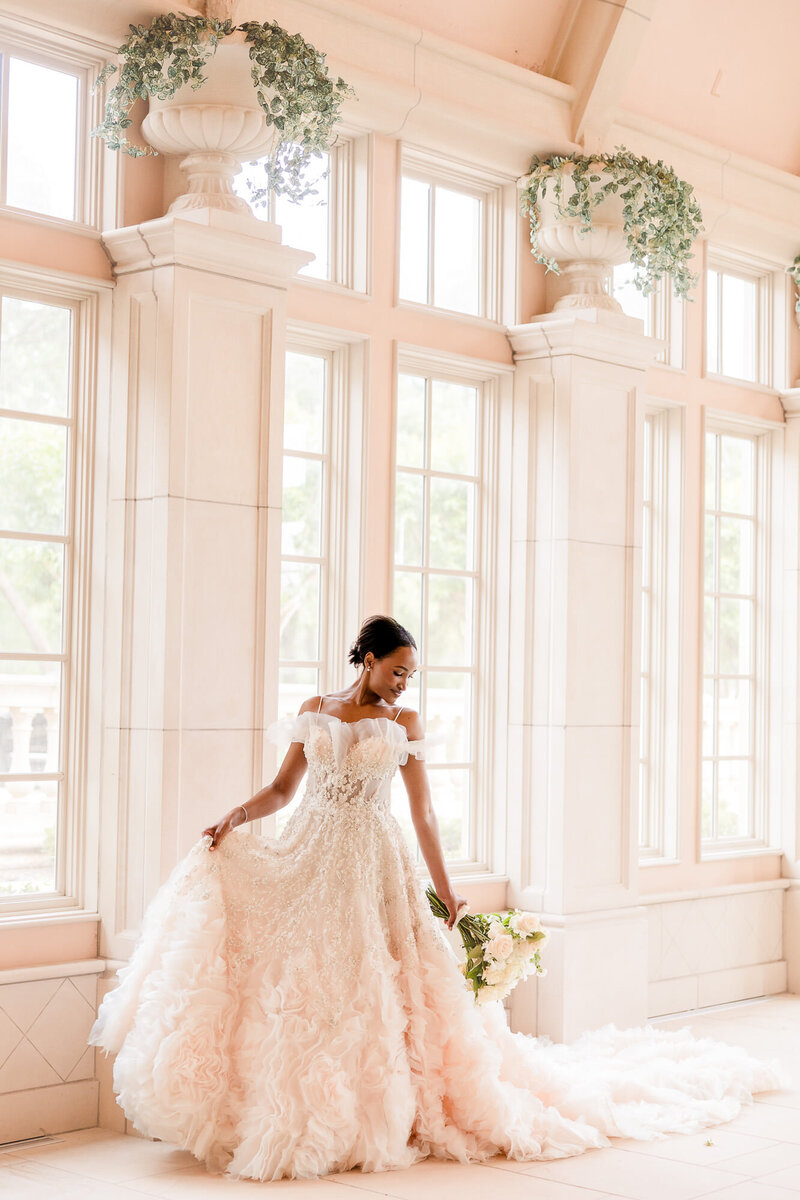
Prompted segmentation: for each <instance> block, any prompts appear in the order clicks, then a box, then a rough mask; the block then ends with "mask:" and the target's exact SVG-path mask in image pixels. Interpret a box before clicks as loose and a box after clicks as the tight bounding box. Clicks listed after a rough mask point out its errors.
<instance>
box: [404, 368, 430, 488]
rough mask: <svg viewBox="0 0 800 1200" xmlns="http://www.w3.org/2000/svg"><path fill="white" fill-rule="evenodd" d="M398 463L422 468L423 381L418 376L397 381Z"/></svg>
mask: <svg viewBox="0 0 800 1200" xmlns="http://www.w3.org/2000/svg"><path fill="white" fill-rule="evenodd" d="M397 463H398V466H403V467H424V466H425V380H424V379H423V378H422V377H421V376H419V375H399V376H398V379H397Z"/></svg>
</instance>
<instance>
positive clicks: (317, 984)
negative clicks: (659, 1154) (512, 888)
mask: <svg viewBox="0 0 800 1200" xmlns="http://www.w3.org/2000/svg"><path fill="white" fill-rule="evenodd" d="M350 659H351V661H352V662H353V663H354V664H355V665H356V666H358V667H359V668H360V675H359V677H358V680H357V682H356V683H355V684H354V685H352V686H351V687H347V688H344V689H343V690H342V691H340V692H337V693H334V694H329V695H325V696H316V697H314V698H313V699H312V700H308V701H306V702H305V703H304V704H303V705H302V706H301V708H300V711H299V713H298V715H297V716H296V717H289V718H284V719H283V720H281V721H278V722H276V723H275V724H274V725H273V726H271V728H270V730H269V731H268V734H269V737H270V738H271V739H272V740H274V741H276V742H278V743H279V744H281V743H283V744H286V743H289V748H288V752H287V753H286V756H285V758H284V760H283V762H282V764H281V767H280V769H279V771H278V774H277V775H276V777H275V779H274V781H273V782H272V783H271V784H269V785H268V786H267V787H265V788H263V789H262V790H261V791H260V792H258V793H257V794H256V795H255V796H253V797H252V799H251V800H250V801H249V802H248V803H247V804H245V805H237V806H236V807H235V808H233V809H232V810H231V811H230V812H228V813H227V814H226V815H225V816H224V817H223V818H222V819H221V820H220V821H219V822H218V823H217V824H216V825H213V826H209V828H207V829H206V830H204V831H203V835H202V837H201V838H200V839H199V841H198V842H197V843H196V844H195V845H194V846H193V847H192V848H191V850H190V851H189V853H188V854H187V855H186V856H185V858H183V859H182V860H181V861H180V862H179V863H178V864H177V866H176V867H175V868H174V870H173V871H172V873H171V874H170V876H169V878H168V879H167V880H166V882H165V883H164V884H162V886H161V887H160V889H159V890H158V892H157V893H156V895H155V897H154V898H153V900H152V901H151V903H150V905H149V907H148V909H147V911H146V913H145V916H144V920H143V924H142V929H141V932H140V935H139V939H138V941H137V943H136V946H135V947H134V950H133V954H132V956H131V959H130V961H129V962H128V963H127V964H126V965H125V966H124V967H121V968H120V969H119V971H118V972H117V975H118V980H119V982H118V984H117V986H116V987H115V988H114V989H113V990H112V991H110V992H108V993H107V995H106V996H105V997H104V999H103V1002H102V1004H101V1006H100V1009H99V1012H98V1016H97V1020H96V1021H95V1023H94V1025H93V1027H92V1030H91V1033H90V1035H89V1039H88V1041H89V1044H90V1045H96V1046H100V1047H102V1048H103V1049H104V1050H105V1051H106V1052H107V1053H111V1052H113V1053H115V1054H116V1060H115V1063H114V1073H113V1079H114V1090H115V1092H116V1093H117V1095H118V1101H119V1104H120V1105H121V1107H122V1108H123V1110H124V1112H125V1114H126V1115H127V1117H128V1118H129V1120H131V1121H132V1122H133V1124H134V1126H135V1127H136V1128H137V1129H138V1130H139V1131H140V1132H142V1133H143V1134H145V1135H147V1136H150V1137H156V1138H160V1139H161V1140H163V1141H167V1142H171V1143H174V1144H175V1145H178V1146H181V1147H182V1148H184V1149H187V1150H189V1151H191V1152H192V1153H193V1154H194V1155H195V1156H196V1157H197V1158H198V1159H200V1160H201V1161H202V1162H203V1163H205V1165H206V1166H207V1168H208V1169H209V1170H211V1171H214V1172H221V1171H224V1172H225V1173H226V1174H227V1175H231V1176H238V1177H243V1178H250V1179H259V1180H275V1179H280V1178H282V1177H284V1176H286V1177H301V1178H312V1177H315V1176H320V1175H325V1174H330V1173H334V1172H341V1171H347V1170H349V1169H350V1168H353V1167H359V1168H360V1169H361V1170H362V1171H385V1170H391V1169H398V1168H404V1167H409V1166H411V1165H412V1164H413V1163H415V1162H417V1161H418V1160H420V1159H423V1158H425V1157H427V1156H435V1157H438V1158H449V1159H456V1160H458V1161H460V1162H464V1163H469V1162H481V1161H483V1160H485V1159H487V1158H490V1157H492V1156H493V1155H496V1154H501V1153H502V1154H505V1155H507V1156H508V1157H509V1158H514V1159H520V1160H532V1159H550V1158H560V1157H565V1156H567V1155H572V1154H579V1153H580V1152H581V1151H583V1150H585V1149H587V1148H588V1147H590V1146H605V1145H608V1139H609V1138H610V1137H633V1138H646V1139H649V1138H653V1137H657V1136H659V1135H660V1134H663V1133H668V1132H682V1133H691V1132H694V1131H696V1130H699V1129H702V1128H704V1127H706V1126H708V1125H713V1124H716V1123H719V1122H723V1121H728V1120H730V1119H731V1118H732V1117H734V1116H735V1115H736V1114H737V1112H738V1111H739V1109H740V1107H741V1105H742V1104H743V1103H744V1102H747V1101H748V1100H750V1099H751V1096H752V1093H754V1092H756V1091H763V1090H767V1089H771V1088H774V1087H776V1086H778V1085H779V1080H778V1077H777V1075H776V1074H775V1072H774V1071H773V1070H772V1069H771V1068H770V1067H768V1066H767V1065H766V1064H764V1063H762V1062H760V1061H758V1060H757V1059H754V1058H752V1057H749V1056H748V1055H747V1054H746V1053H745V1052H744V1051H742V1050H740V1049H739V1048H737V1047H732V1046H729V1045H727V1044H722V1043H717V1042H714V1041H711V1040H709V1039H702V1040H696V1039H694V1038H692V1037H691V1035H690V1034H689V1033H688V1032H687V1031H681V1032H678V1033H673V1032H667V1031H662V1030H654V1029H652V1028H644V1029H632V1030H625V1031H619V1030H617V1029H616V1028H615V1027H613V1026H608V1027H606V1028H604V1029H602V1030H599V1031H597V1032H595V1033H591V1034H585V1035H584V1036H583V1037H582V1038H580V1039H579V1040H578V1041H577V1042H576V1043H574V1044H573V1045H570V1046H563V1045H554V1044H550V1043H549V1042H548V1041H547V1039H541V1038H533V1037H529V1036H527V1035H525V1034H521V1033H513V1032H511V1030H510V1029H509V1028H508V1026H507V1024H506V1019H505V1014H504V1011H503V1007H502V1005H501V1004H499V1003H497V1002H490V1003H488V1004H486V1005H481V1006H478V1005H476V1004H475V1002H474V999H473V996H472V991H471V989H470V990H468V989H467V987H466V985H465V982H464V978H463V976H462V974H461V972H460V970H459V965H458V958H457V956H456V954H455V951H454V950H453V949H452V946H451V945H450V943H449V941H448V938H447V936H446V935H445V934H444V933H443V931H442V928H441V923H440V921H439V919H438V918H436V917H434V916H433V914H432V913H431V911H430V908H429V905H428V901H427V898H426V896H425V893H424V887H423V884H422V883H421V882H420V880H419V878H418V875H417V869H416V865H415V862H414V858H413V856H412V854H411V852H410V850H409V849H408V846H407V843H406V841H405V838H404V835H403V833H402V831H401V829H400V826H399V824H398V823H397V821H396V819H395V817H394V816H393V815H392V813H391V811H390V785H391V780H392V776H393V775H394V774H395V771H396V770H397V768H398V767H399V768H400V770H401V772H402V776H403V780H404V782H405V785H406V789H407V792H408V798H409V803H410V806H411V814H412V818H413V823H414V828H415V830H416V833H417V837H418V839H419V844H420V848H421V851H422V854H423V857H424V859H425V862H426V865H427V868H428V871H429V872H430V877H431V880H432V883H433V885H434V887H435V889H436V891H437V892H438V894H439V895H440V896H441V897H442V899H443V900H444V902H445V904H446V905H447V907H448V911H449V913H450V917H449V919H448V921H447V924H448V926H449V927H451V928H452V926H453V924H454V920H455V917H456V914H457V913H460V908H461V907H462V905H463V904H464V903H465V901H464V899H463V897H461V896H459V895H458V894H457V893H456V892H455V891H454V889H453V886H452V883H451V881H450V878H449V876H448V873H447V869H446V867H445V863H444V859H443V855H442V850H441V846H440V843H439V837H438V827H437V821H436V816H435V814H434V811H433V809H432V806H431V801H430V791H429V786H428V781H427V776H426V771H425V765H424V758H425V750H426V742H425V738H424V735H423V729H422V724H421V721H420V717H419V715H418V714H417V713H416V712H415V711H413V710H411V709H404V708H400V707H398V704H397V702H398V700H399V699H400V697H401V696H402V694H403V692H404V690H405V688H406V687H407V686H408V682H409V680H410V679H411V678H412V677H413V675H414V672H415V670H416V667H417V655H416V644H415V642H414V639H413V638H412V636H411V635H410V634H409V633H408V632H407V631H406V630H405V629H403V628H402V626H400V625H398V624H397V622H395V621H393V620H392V619H391V618H388V617H373V618H370V619H369V620H368V621H366V622H365V623H364V625H363V626H362V629H361V631H360V633H359V636H358V639H357V640H356V642H355V644H354V646H353V648H352V651H351V654H350ZM306 771H307V772H308V779H307V784H306V788H305V793H304V795H303V798H302V801H301V803H300V804H299V806H298V807H297V808H296V810H295V811H294V812H293V814H292V816H291V818H290V820H289V821H288V823H287V825H286V828H285V829H284V831H283V834H282V836H281V837H280V838H278V839H275V838H272V837H266V836H251V835H247V834H245V833H244V832H242V831H241V830H240V828H239V827H240V826H242V825H244V824H245V822H247V821H251V820H253V819H257V818H259V817H264V816H267V815H268V814H270V813H273V812H276V811H277V810H278V809H279V808H282V807H283V806H284V805H286V804H288V803H289V801H290V800H291V799H292V796H293V795H294V794H295V792H296V790H297V788H298V785H299V784H300V781H301V779H302V777H303V775H304V774H305V773H306ZM587 983H588V981H587Z"/></svg>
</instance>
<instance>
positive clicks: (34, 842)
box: [0, 780, 58, 896]
mask: <svg viewBox="0 0 800 1200" xmlns="http://www.w3.org/2000/svg"><path fill="white" fill-rule="evenodd" d="M57 836H58V784H57V783H56V781H55V780H46V781H42V782H34V781H33V780H30V781H18V782H6V783H2V782H0V896H19V895H29V894H31V893H45V892H54V891H55V887H56V841H57Z"/></svg>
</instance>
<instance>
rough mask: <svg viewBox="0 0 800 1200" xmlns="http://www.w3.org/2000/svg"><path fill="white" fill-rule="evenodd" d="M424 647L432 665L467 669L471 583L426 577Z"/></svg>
mask: <svg viewBox="0 0 800 1200" xmlns="http://www.w3.org/2000/svg"><path fill="white" fill-rule="evenodd" d="M428 586H429V589H430V594H429V598H428V647H427V653H426V656H425V661H426V662H428V663H430V664H431V665H432V666H454V667H457V666H462V665H464V666H467V665H468V664H469V663H470V662H471V661H472V580H471V579H462V578H459V577H458V576H451V575H429V576H428Z"/></svg>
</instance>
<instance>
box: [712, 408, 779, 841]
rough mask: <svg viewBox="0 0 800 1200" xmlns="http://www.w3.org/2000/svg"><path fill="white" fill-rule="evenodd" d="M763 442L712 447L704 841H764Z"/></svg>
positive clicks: (739, 437) (720, 440)
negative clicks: (759, 736) (760, 786)
mask: <svg viewBox="0 0 800 1200" xmlns="http://www.w3.org/2000/svg"><path fill="white" fill-rule="evenodd" d="M758 467H759V455H758V439H757V437H755V436H752V435H750V436H748V435H746V434H740V433H732V432H726V431H715V430H709V431H708V432H707V433H706V441H705V571H704V578H705V585H704V589H705V598H704V624H703V748H702V749H703V803H702V835H703V839H704V841H706V842H715V843H719V842H725V841H736V840H742V839H748V838H754V837H757V836H758V835H759V832H760V831H759V824H760V819H761V813H760V808H761V805H760V804H759V803H757V800H758V798H757V795H756V767H757V762H756V716H757V713H756V706H757V697H758V687H759V685H761V686H762V687H763V684H764V681H763V680H759V679H758V678H757V670H756V664H757V661H758V657H757V650H758V647H757V635H758V623H757V615H758V614H757V607H758V587H757V580H758V574H759V572H758V555H759V544H758V543H759V512H758V496H759V480H758V473H759V471H758Z"/></svg>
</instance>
